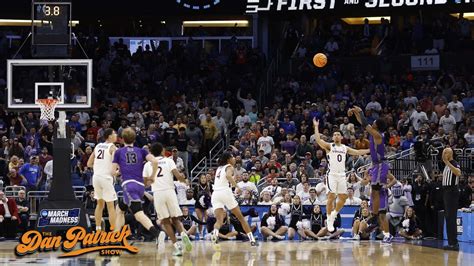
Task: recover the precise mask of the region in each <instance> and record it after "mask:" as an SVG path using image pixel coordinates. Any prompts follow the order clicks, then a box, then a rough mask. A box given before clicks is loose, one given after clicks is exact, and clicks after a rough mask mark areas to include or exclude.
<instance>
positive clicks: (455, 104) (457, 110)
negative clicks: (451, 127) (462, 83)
mask: <svg viewBox="0 0 474 266" xmlns="http://www.w3.org/2000/svg"><path fill="white" fill-rule="evenodd" d="M452 97H453V100H452V101H451V102H449V103H448V109H449V111H450V112H451V114H452V116H453V117H454V119H455V120H456V128H458V127H459V126H460V125H461V124H462V122H463V118H464V105H463V104H462V102H460V101H458V96H457V95H455V94H454V95H453V96H452ZM447 132H448V131H447Z"/></svg>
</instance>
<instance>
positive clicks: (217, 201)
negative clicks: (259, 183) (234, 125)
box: [211, 152, 257, 249]
mask: <svg viewBox="0 0 474 266" xmlns="http://www.w3.org/2000/svg"><path fill="white" fill-rule="evenodd" d="M234 165H235V158H234V156H233V155H232V154H231V153H228V152H224V153H223V154H222V155H221V157H220V158H219V167H218V168H217V171H216V176H215V179H214V186H213V190H214V192H213V193H212V197H211V203H212V207H213V209H214V214H215V217H216V223H215V224H214V230H213V232H212V234H211V240H212V242H213V244H214V248H217V249H218V248H219V246H217V240H218V238H219V229H220V228H221V226H222V224H223V222H224V219H225V217H226V210H225V209H224V208H227V209H228V210H230V211H231V212H232V214H234V215H235V217H237V219H238V220H239V222H240V223H241V224H242V228H243V229H244V231H245V233H246V234H247V237H248V238H249V240H250V244H251V245H252V246H256V245H257V242H256V240H255V238H254V236H253V234H252V230H251V229H250V226H249V224H248V223H247V221H246V220H245V218H244V216H243V215H242V212H241V211H240V208H239V204H238V203H237V201H236V200H235V197H234V193H232V189H231V187H230V186H232V187H236V185H237V184H236V183H235V180H234V178H233V176H234Z"/></svg>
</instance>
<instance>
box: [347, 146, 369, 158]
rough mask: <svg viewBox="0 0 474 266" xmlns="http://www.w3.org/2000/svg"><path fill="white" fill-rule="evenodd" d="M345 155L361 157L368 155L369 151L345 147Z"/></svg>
mask: <svg viewBox="0 0 474 266" xmlns="http://www.w3.org/2000/svg"><path fill="white" fill-rule="evenodd" d="M347 153H348V154H349V155H361V156H362V155H366V154H369V153H370V150H369V149H363V150H356V149H353V148H349V147H347Z"/></svg>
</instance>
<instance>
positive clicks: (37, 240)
mask: <svg viewBox="0 0 474 266" xmlns="http://www.w3.org/2000/svg"><path fill="white" fill-rule="evenodd" d="M131 234H132V233H131V231H130V226H129V225H125V226H123V227H122V230H120V231H117V232H104V231H100V230H99V231H96V232H92V233H87V232H86V229H84V228H83V227H80V226H74V227H71V228H69V229H68V230H67V232H66V234H65V236H64V239H63V237H62V236H52V235H51V233H40V232H38V231H36V230H31V231H28V232H26V233H24V234H23V235H22V236H21V238H20V243H19V244H18V245H17V246H16V247H15V253H16V254H17V255H18V256H25V255H28V254H34V253H36V252H48V251H56V250H58V249H62V250H63V251H64V252H65V253H64V254H62V255H59V256H58V257H59V258H68V257H75V256H79V255H83V254H86V253H91V252H99V254H100V255H103V256H110V255H121V254H122V252H123V251H128V252H129V253H132V254H136V253H138V248H136V247H134V246H132V245H131V244H129V243H128V240H127V238H128V237H129V236H130V235H131ZM78 244H80V246H81V248H79V249H75V247H76V245H78Z"/></svg>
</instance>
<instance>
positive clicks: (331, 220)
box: [327, 211, 337, 233]
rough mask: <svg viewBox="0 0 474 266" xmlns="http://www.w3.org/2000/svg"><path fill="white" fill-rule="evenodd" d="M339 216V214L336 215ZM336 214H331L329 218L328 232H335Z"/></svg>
mask: <svg viewBox="0 0 474 266" xmlns="http://www.w3.org/2000/svg"><path fill="white" fill-rule="evenodd" d="M336 215H337V214H336ZM336 215H335V212H334V211H333V212H331V214H329V215H328V218H327V225H328V231H329V232H330V233H332V232H333V231H334V221H335V220H336Z"/></svg>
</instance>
